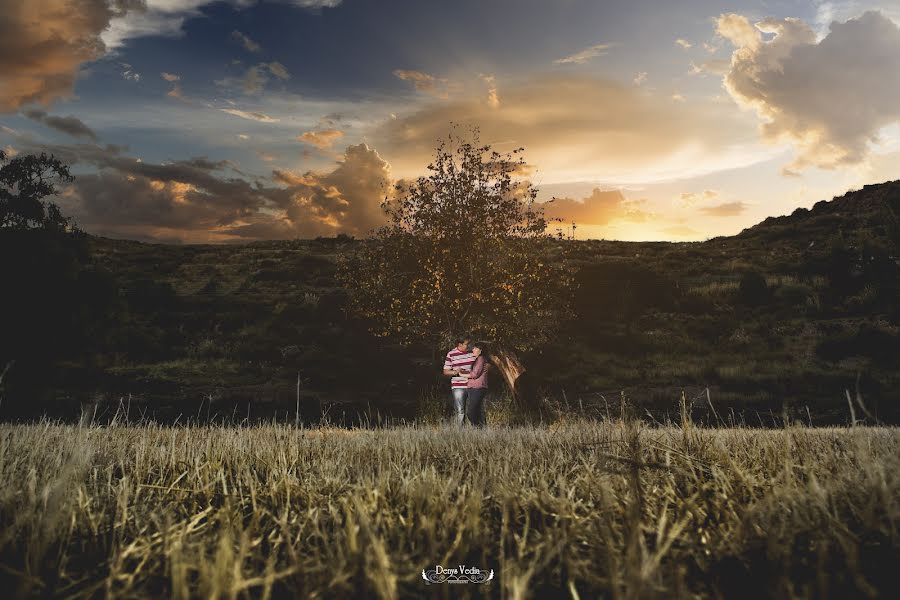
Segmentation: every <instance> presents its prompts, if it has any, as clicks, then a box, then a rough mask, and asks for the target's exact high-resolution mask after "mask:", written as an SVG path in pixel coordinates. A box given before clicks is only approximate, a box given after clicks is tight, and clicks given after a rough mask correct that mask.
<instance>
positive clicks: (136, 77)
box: [120, 63, 141, 81]
mask: <svg viewBox="0 0 900 600" xmlns="http://www.w3.org/2000/svg"><path fill="white" fill-rule="evenodd" d="M120 64H121V65H122V68H123V69H124V70H123V71H122V79H127V80H128V81H140V80H141V74H140V73H137V72H135V71H133V70H132V69H131V65H129V64H128V63H120Z"/></svg>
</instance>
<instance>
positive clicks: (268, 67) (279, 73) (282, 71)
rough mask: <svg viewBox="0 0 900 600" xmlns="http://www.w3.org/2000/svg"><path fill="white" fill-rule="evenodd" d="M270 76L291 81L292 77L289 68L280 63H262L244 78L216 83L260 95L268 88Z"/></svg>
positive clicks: (246, 73)
mask: <svg viewBox="0 0 900 600" xmlns="http://www.w3.org/2000/svg"><path fill="white" fill-rule="evenodd" d="M269 74H272V75H274V76H275V77H277V78H278V79H281V80H285V79H290V77H291V75H290V73H288V70H287V68H285V66H284V65H283V64H281V63H280V62H269V63H266V62H261V63H259V64H257V65H255V66H252V67H250V68H249V69H247V71H246V72H245V73H244V76H243V78H240V79H238V78H235V77H225V78H224V79H218V80H216V81H215V82H214V83H215V84H216V85H218V86H222V87H225V88H239V89H240V90H241V91H243V92H244V93H245V94H254V95H255V94H259V93H261V92H262V91H263V88H265V87H266V83H268V81H269Z"/></svg>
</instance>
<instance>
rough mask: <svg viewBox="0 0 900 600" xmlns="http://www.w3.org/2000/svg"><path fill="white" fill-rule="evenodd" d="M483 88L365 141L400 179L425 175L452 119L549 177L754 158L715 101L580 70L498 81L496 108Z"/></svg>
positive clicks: (739, 122) (748, 142)
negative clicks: (521, 152) (680, 97)
mask: <svg viewBox="0 0 900 600" xmlns="http://www.w3.org/2000/svg"><path fill="white" fill-rule="evenodd" d="M482 94H483V92H481V93H475V92H474V91H473V92H472V93H471V94H469V95H467V96H466V97H462V98H460V99H458V100H453V101H449V102H440V103H432V104H428V105H425V106H422V107H420V108H419V109H418V110H415V111H413V112H411V113H409V114H406V115H397V117H396V118H392V119H389V120H387V121H385V122H384V123H382V124H381V125H380V126H379V127H377V128H376V129H375V130H374V131H373V132H372V136H371V139H372V140H373V142H374V145H375V147H376V148H378V149H379V151H380V152H381V153H382V154H383V155H384V156H386V157H387V158H388V160H389V161H390V162H391V165H392V167H393V169H394V171H395V172H399V173H401V174H402V176H414V175H417V174H419V173H421V172H422V171H423V168H424V165H426V164H428V162H429V160H430V157H431V156H432V155H433V152H434V147H435V142H436V140H438V139H440V138H443V137H445V136H446V134H447V131H448V128H449V126H450V124H451V123H457V124H459V125H461V126H463V127H470V126H477V127H479V128H480V129H481V138H482V139H483V140H486V141H491V140H504V143H506V144H508V145H514V146H522V147H524V148H525V149H526V157H527V159H528V162H529V164H533V165H537V166H538V167H539V168H540V169H541V171H542V172H543V173H544V175H545V176H551V177H553V180H555V181H577V180H603V181H609V182H623V181H641V182H647V181H653V180H658V179H662V178H669V177H689V176H692V175H696V174H700V173H704V172H710V171H713V170H717V169H719V168H728V167H732V166H738V165H741V164H747V163H748V162H752V160H756V155H755V154H753V152H756V151H757V150H756V148H755V144H756V140H757V133H756V131H755V129H754V127H753V123H752V121H750V120H747V119H746V117H744V116H743V115H741V114H739V113H738V112H737V111H734V109H733V107H729V106H723V105H722V104H721V103H714V102H712V101H705V100H702V99H697V100H696V101H692V102H690V103H674V102H672V101H671V99H669V98H668V97H667V96H665V95H661V94H660V95H655V94H648V93H643V92H642V90H640V89H639V88H635V87H634V86H631V85H627V86H626V85H622V84H620V83H617V82H613V81H608V80H603V79H597V78H594V77H590V76H587V75H579V74H570V75H561V74H544V75H541V76H536V77H534V78H532V79H530V80H526V81H524V82H519V83H514V84H507V85H504V87H503V101H502V103H500V104H499V106H491V105H490V104H489V103H488V102H485V101H484V97H483V95H482ZM747 146H753V147H752V148H750V149H749V150H748V149H747ZM498 149H499V150H503V149H504V148H499V147H498Z"/></svg>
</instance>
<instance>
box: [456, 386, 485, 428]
mask: <svg viewBox="0 0 900 600" xmlns="http://www.w3.org/2000/svg"><path fill="white" fill-rule="evenodd" d="M451 391H452V393H453V412H454V415H453V416H454V418H453V422H454V423H456V424H457V425H462V424H463V423H465V421H466V417H468V418H469V423H471V424H472V425H484V424H485V418H484V395H485V394H486V393H487V389H486V388H452V390H451Z"/></svg>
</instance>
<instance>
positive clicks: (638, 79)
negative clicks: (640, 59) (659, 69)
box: [634, 71, 647, 85]
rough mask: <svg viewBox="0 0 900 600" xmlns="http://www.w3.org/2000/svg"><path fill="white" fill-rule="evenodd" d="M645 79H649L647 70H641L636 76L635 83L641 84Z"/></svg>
mask: <svg viewBox="0 0 900 600" xmlns="http://www.w3.org/2000/svg"><path fill="white" fill-rule="evenodd" d="M645 81H647V71H641V72H640V73H638V74H637V75H635V76H634V85H641V84H642V83H644V82H645Z"/></svg>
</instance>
